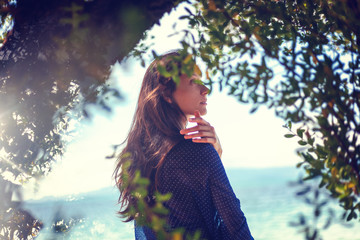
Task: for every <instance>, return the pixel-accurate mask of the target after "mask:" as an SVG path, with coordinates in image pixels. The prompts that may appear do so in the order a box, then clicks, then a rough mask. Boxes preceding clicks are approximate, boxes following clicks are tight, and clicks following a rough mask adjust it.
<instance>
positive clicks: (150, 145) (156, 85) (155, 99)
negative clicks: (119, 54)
mask: <svg viewBox="0 0 360 240" xmlns="http://www.w3.org/2000/svg"><path fill="white" fill-rule="evenodd" d="M174 56H179V54H178V53H177V52H171V53H167V54H165V55H163V56H161V57H160V58H159V59H156V60H154V61H153V62H152V63H151V64H150V66H149V67H148V69H147V70H146V73H145V75H144V78H143V82H142V86H141V90H140V94H139V99H138V102H137V107H136V112H135V115H134V118H133V122H132V125H131V128H130V132H129V135H128V137H127V139H126V140H125V142H124V143H125V147H124V148H123V150H122V152H121V153H120V156H119V159H118V163H117V165H116V168H115V171H114V176H115V181H116V185H117V187H118V188H119V190H120V197H119V203H120V211H119V213H120V215H122V216H126V219H125V221H126V222H128V221H131V220H132V219H133V217H132V216H128V215H126V213H128V212H129V209H130V206H131V205H132V204H135V202H134V201H135V199H134V198H132V196H131V190H132V186H131V185H128V184H126V183H125V181H124V179H123V177H122V170H123V168H124V166H125V164H126V162H127V161H129V162H130V166H129V167H128V169H127V172H128V178H129V179H127V180H126V181H128V182H131V179H132V178H133V177H134V174H135V171H136V170H140V173H141V176H142V177H146V178H148V179H149V180H150V186H149V189H148V192H149V195H150V198H151V197H152V196H151V194H152V192H153V191H154V188H155V187H156V182H157V171H158V169H159V168H160V167H161V165H162V164H163V161H164V158H165V156H166V154H167V153H168V152H169V151H170V149H171V148H172V147H173V146H174V145H175V144H176V143H178V142H179V141H180V140H181V139H183V137H182V136H181V134H180V130H181V128H182V127H183V124H184V121H186V116H185V114H184V113H183V112H182V111H181V109H180V108H179V106H178V105H177V104H176V102H175V101H174V99H173V97H172V95H173V92H174V91H175V89H176V83H175V82H174V80H173V79H172V78H171V77H164V76H162V75H161V74H160V72H159V71H158V66H159V64H161V65H162V66H163V67H165V68H166V70H167V71H169V72H170V71H172V70H171V68H172V66H174V62H171V59H172V57H174ZM176 64H177V69H180V66H179V63H176Z"/></svg>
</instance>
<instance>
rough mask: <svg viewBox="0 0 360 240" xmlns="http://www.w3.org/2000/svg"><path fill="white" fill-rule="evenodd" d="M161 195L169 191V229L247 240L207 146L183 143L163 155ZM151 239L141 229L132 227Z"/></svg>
mask: <svg viewBox="0 0 360 240" xmlns="http://www.w3.org/2000/svg"><path fill="white" fill-rule="evenodd" d="M159 171H160V172H159V179H158V180H159V186H158V190H159V191H160V192H161V193H167V192H171V193H172V197H171V199H170V200H169V201H167V202H166V203H165V207H167V208H168V209H169V210H170V214H169V216H168V219H167V220H168V223H169V225H170V226H171V228H173V229H175V228H179V227H181V228H184V229H185V231H186V233H190V234H191V233H194V232H195V231H196V230H200V231H201V233H202V238H205V239H208V240H212V239H214V240H218V239H229V240H251V239H253V238H252V236H251V233H250V230H249V228H248V225H247V222H246V218H245V216H244V213H243V212H242V211H241V209H240V201H239V200H238V199H237V198H236V196H235V194H234V191H233V189H232V187H231V185H230V182H229V180H228V178H227V175H226V172H225V169H224V166H223V164H222V162H221V159H220V157H219V155H218V154H217V152H216V150H215V149H214V147H213V146H212V145H211V144H204V143H193V142H192V141H191V140H184V141H181V142H180V143H178V144H177V145H176V146H175V147H174V148H173V149H172V150H171V151H170V152H169V153H168V155H167V156H166V158H165V161H164V165H163V166H162V167H161V168H160V170H159ZM136 231H138V235H139V234H140V233H139V232H142V233H144V234H143V235H144V236H146V237H145V238H144V237H141V238H136V239H153V237H152V236H151V234H149V233H148V232H147V234H146V231H147V230H146V231H144V229H139V227H136V228H135V233H136Z"/></svg>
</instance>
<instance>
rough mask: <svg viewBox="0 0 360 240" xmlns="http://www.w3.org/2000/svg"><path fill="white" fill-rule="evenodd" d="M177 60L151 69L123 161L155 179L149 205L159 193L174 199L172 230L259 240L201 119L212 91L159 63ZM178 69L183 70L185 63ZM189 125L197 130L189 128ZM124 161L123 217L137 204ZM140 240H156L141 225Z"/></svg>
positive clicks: (171, 202)
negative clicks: (168, 73) (170, 75)
mask: <svg viewBox="0 0 360 240" xmlns="http://www.w3.org/2000/svg"><path fill="white" fill-rule="evenodd" d="M173 56H178V53H176V52H172V53H168V54H165V55H163V56H162V57H161V58H160V60H155V61H153V62H152V63H151V65H150V66H149V67H148V69H147V71H146V73H145V76H144V79H143V82H142V86H141V90H140V95H139V99H138V105H137V109H136V112H135V116H134V119H133V123H132V126H131V129H130V133H129V135H128V137H127V141H126V145H125V147H124V149H123V151H122V155H121V156H123V155H124V154H125V153H130V155H131V164H130V167H129V169H128V171H129V174H130V176H131V175H132V174H134V172H135V171H136V170H140V172H141V174H142V176H143V177H147V178H149V179H150V182H151V184H150V188H149V196H148V201H149V204H151V202H152V201H153V199H154V198H153V196H152V193H153V192H154V189H157V190H158V191H160V192H161V193H167V192H170V193H171V194H172V197H171V198H170V200H169V201H167V202H165V207H166V208H167V209H168V210H169V215H168V216H167V223H168V225H169V226H170V228H169V231H170V230H171V229H176V228H183V229H185V234H193V233H194V232H195V231H197V230H200V231H201V237H202V238H205V239H209V240H210V239H231V240H237V239H241V240H250V239H253V238H252V236H251V233H250V231H249V228H248V225H247V222H246V218H245V216H244V214H243V212H242V211H241V209H240V202H239V200H238V199H237V198H236V196H235V194H234V192H233V190H232V188H231V186H230V183H229V180H228V178H227V176H226V173H225V170H224V167H223V164H222V162H221V159H220V157H221V153H222V149H221V145H220V142H219V140H218V137H217V136H216V133H215V130H214V128H213V127H212V126H211V125H210V124H209V123H208V122H206V121H205V120H204V119H203V118H202V117H201V116H202V115H205V114H206V111H207V110H206V106H207V94H208V92H209V90H208V88H207V87H206V86H204V85H203V84H201V80H200V76H198V75H197V74H193V75H192V76H191V77H188V76H187V75H186V74H180V73H179V77H180V82H179V83H178V84H176V83H175V81H174V80H173V79H172V78H166V77H163V76H162V75H160V73H159V71H158V65H159V64H162V66H165V67H166V68H167V70H170V68H171V65H172V64H173V63H174V62H171V61H172V60H171V59H172V57H173ZM177 66H178V68H179V69H180V67H181V66H180V64H177ZM190 116H193V117H192V118H190ZM187 121H191V122H195V123H197V125H196V126H195V127H191V128H188V129H186V124H187ZM124 162H125V159H124V158H121V157H120V158H119V162H118V164H117V167H116V170H115V178H116V181H117V186H118V187H119V189H120V203H121V205H122V209H123V210H122V211H120V213H121V214H126V213H127V212H129V209H130V207H131V205H132V204H134V201H135V200H134V199H133V198H132V197H131V194H130V192H131V189H130V188H131V187H130V186H128V187H124V186H123V184H124V183H123V182H122V181H121V168H122V166H123V164H124ZM131 220H133V218H132V217H129V218H128V219H127V221H131ZM135 225H136V223H135ZM135 238H136V239H141V240H142V239H156V238H155V235H154V233H153V232H152V231H151V230H150V229H149V228H147V227H141V226H135Z"/></svg>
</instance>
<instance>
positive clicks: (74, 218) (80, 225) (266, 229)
mask: <svg viewBox="0 0 360 240" xmlns="http://www.w3.org/2000/svg"><path fill="white" fill-rule="evenodd" d="M227 173H228V176H229V179H230V182H231V184H232V186H233V189H234V191H235V193H236V195H237V197H238V198H239V199H240V202H241V208H242V210H243V211H244V213H245V216H246V218H247V221H248V225H249V227H250V230H251V232H252V234H253V236H254V238H255V239H256V240H275V239H276V240H285V239H286V240H289V239H290V240H301V239H305V237H304V234H303V233H299V230H300V229H299V228H294V227H291V226H290V224H289V223H290V222H291V221H297V220H298V219H299V218H298V216H299V213H300V212H304V213H305V214H307V216H309V217H311V216H312V214H311V211H312V208H310V207H308V205H306V204H305V203H303V201H302V200H301V199H300V198H299V197H296V194H295V192H296V189H295V188H294V187H291V186H290V185H289V181H294V180H296V179H297V176H298V175H299V172H298V171H297V170H296V169H294V168H267V169H228V170H227ZM297 189H298V188H297ZM117 198H118V192H117V190H116V189H114V188H105V189H101V190H99V191H95V192H91V193H87V194H78V195H75V196H68V197H66V198H61V199H55V198H45V199H41V200H37V201H29V202H27V203H26V205H25V207H26V208H27V209H29V210H30V211H31V212H32V214H33V215H34V216H35V217H37V218H38V219H41V220H42V221H43V222H44V229H43V230H41V232H40V234H39V236H38V238H37V239H110V240H111V239H121V240H130V239H134V234H133V225H132V223H123V222H121V219H120V218H118V217H117V215H116V211H117V210H118V205H117V204H116V201H117ZM331 206H334V207H336V204H335V203H334V204H331ZM57 213H58V217H59V218H61V219H62V218H64V219H65V220H66V222H67V223H69V222H71V224H73V226H72V227H71V230H70V232H68V233H67V234H64V235H59V234H57V235H53V233H52V232H51V231H50V223H52V222H54V221H53V220H54V216H56V214H57ZM338 213H339V211H338ZM325 216H326V215H325V214H324V219H325ZM318 224H319V226H322V225H323V224H324V223H323V222H322V220H321V221H320V222H318ZM359 227H360V224H359V222H358V221H354V223H352V226H351V227H348V226H343V225H342V224H339V223H337V224H332V225H331V226H330V228H329V229H327V230H326V231H322V232H321V236H322V237H323V239H324V240H360V235H359V234H358V229H360V228H359Z"/></svg>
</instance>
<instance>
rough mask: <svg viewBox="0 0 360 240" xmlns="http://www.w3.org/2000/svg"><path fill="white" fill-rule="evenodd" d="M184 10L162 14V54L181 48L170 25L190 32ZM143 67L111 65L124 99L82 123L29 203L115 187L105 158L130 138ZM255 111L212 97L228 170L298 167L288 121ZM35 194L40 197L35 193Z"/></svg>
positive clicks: (33, 185)
mask: <svg viewBox="0 0 360 240" xmlns="http://www.w3.org/2000/svg"><path fill="white" fill-rule="evenodd" d="M183 12H184V11H183V8H182V7H181V6H180V7H178V8H177V9H176V10H175V11H173V12H171V13H170V14H166V15H164V17H163V18H162V19H161V21H160V26H159V25H155V26H154V27H153V28H152V29H151V30H150V32H149V34H148V35H154V36H155V38H154V43H155V45H154V49H155V50H156V51H157V52H158V53H164V52H167V51H169V50H173V49H176V48H179V47H180V45H179V43H178V42H179V38H178V37H176V36H173V37H170V38H169V37H168V34H169V33H171V31H172V25H173V23H174V22H176V23H177V27H178V28H182V27H186V22H184V21H181V20H178V17H179V16H180V15H181V14H182V13H183ZM145 70H146V69H145V68H143V67H141V65H140V63H139V62H136V61H134V60H133V59H130V60H128V61H127V62H125V63H121V64H120V63H116V64H115V65H114V66H112V74H111V76H110V78H109V83H110V84H113V85H115V86H117V87H118V88H119V89H120V91H121V93H122V94H123V96H124V97H125V99H124V100H123V101H121V102H117V103H116V104H115V105H114V108H113V112H112V114H104V113H103V112H101V111H100V110H98V109H96V108H94V109H93V118H92V119H91V120H85V121H83V122H82V123H81V128H80V130H79V131H78V133H77V135H76V138H74V139H73V140H72V141H71V142H70V143H69V145H68V148H67V151H66V153H65V154H64V156H63V157H62V158H61V160H60V161H58V163H56V164H55V165H54V167H53V170H52V172H51V173H50V174H49V175H48V176H47V177H45V178H44V179H42V180H38V181H36V182H33V181H32V182H29V183H28V184H27V185H26V187H25V188H26V191H25V198H26V199H32V198H41V197H44V196H62V195H67V194H76V193H80V192H87V191H92V190H97V189H100V188H103V187H107V186H113V185H114V181H113V178H112V173H113V170H114V167H115V161H114V160H109V159H105V156H108V155H110V154H111V153H112V149H113V148H112V146H113V145H114V144H119V143H121V142H122V141H123V140H124V139H125V138H126V135H127V133H128V130H129V127H130V124H131V120H132V117H133V114H134V111H135V106H136V100H137V97H138V94H139V89H140V84H141V81H142V78H143V75H144V73H145ZM250 108H251V106H249V105H244V104H241V103H239V102H238V101H237V100H236V99H235V98H233V97H231V96H228V95H227V94H226V91H225V92H219V91H218V89H217V87H215V88H214V91H213V92H212V93H211V94H210V95H209V96H208V105H207V109H208V113H207V115H206V116H204V119H205V120H206V121H208V122H209V123H210V124H211V125H212V126H214V127H215V131H216V133H217V135H218V136H219V138H220V142H221V145H222V148H223V154H222V162H223V164H224V166H225V168H226V169H229V168H272V167H285V166H291V167H295V165H296V163H298V162H299V160H300V158H299V157H298V156H297V155H296V153H295V152H296V149H297V147H298V145H297V143H296V141H294V139H287V138H285V137H284V134H286V133H288V131H287V130H286V129H285V128H283V127H282V125H284V123H285V122H284V121H283V120H282V119H279V118H277V117H276V116H275V113H274V111H273V110H271V109H270V110H269V109H267V108H266V107H260V109H259V110H258V111H257V112H255V113H253V114H250V113H249V111H250ZM34 189H36V192H34Z"/></svg>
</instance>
